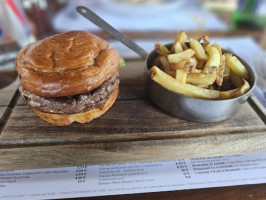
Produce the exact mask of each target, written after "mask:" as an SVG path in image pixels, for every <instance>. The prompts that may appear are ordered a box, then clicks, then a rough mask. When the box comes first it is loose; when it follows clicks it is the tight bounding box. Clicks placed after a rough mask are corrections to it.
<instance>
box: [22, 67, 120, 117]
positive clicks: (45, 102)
mask: <svg viewBox="0 0 266 200" xmlns="http://www.w3.org/2000/svg"><path fill="white" fill-rule="evenodd" d="M118 85H119V73H118V72H117V73H116V74H115V75H113V76H112V77H111V78H110V79H108V80H107V81H105V82H104V83H103V84H102V85H101V86H100V87H98V88H96V89H94V90H92V91H90V92H88V93H83V94H79V95H74V96H65V97H54V98H45V97H40V96H37V95H34V94H32V93H30V92H29V91H27V90H25V89H24V88H23V87H22V86H20V88H19V90H20V93H21V94H22V97H23V99H24V100H25V102H26V103H27V104H28V105H30V106H31V107H33V108H34V109H37V110H40V111H42V112H46V113H56V114H75V113H81V112H85V111H88V110H93V109H97V108H99V109H101V108H103V106H104V104H105V102H106V101H107V99H108V98H109V96H111V95H112V93H113V91H115V90H116V88H117V87H118Z"/></svg>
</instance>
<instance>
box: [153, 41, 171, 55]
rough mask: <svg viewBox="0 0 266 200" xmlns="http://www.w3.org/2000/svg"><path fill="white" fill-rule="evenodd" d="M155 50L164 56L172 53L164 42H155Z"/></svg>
mask: <svg viewBox="0 0 266 200" xmlns="http://www.w3.org/2000/svg"><path fill="white" fill-rule="evenodd" d="M154 47H155V50H156V51H157V53H159V54H160V55H162V56H166V55H168V54H169V53H170V51H169V50H168V49H167V48H166V47H165V46H164V45H162V44H160V43H158V42H155V44H154Z"/></svg>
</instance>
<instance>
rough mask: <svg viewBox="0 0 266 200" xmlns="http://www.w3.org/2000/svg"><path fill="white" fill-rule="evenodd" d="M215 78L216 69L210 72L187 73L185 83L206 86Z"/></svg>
mask: <svg viewBox="0 0 266 200" xmlns="http://www.w3.org/2000/svg"><path fill="white" fill-rule="evenodd" d="M215 80H216V71H213V72H212V73H211V74H203V73H188V74H187V79H186V83H190V84H193V85H196V86H202V85H203V86H204V87H207V86H209V85H212V84H213V83H214V81H215Z"/></svg>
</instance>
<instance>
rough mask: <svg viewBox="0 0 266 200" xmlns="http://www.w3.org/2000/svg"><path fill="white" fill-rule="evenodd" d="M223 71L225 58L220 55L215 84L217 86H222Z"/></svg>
mask: <svg viewBox="0 0 266 200" xmlns="http://www.w3.org/2000/svg"><path fill="white" fill-rule="evenodd" d="M224 69H225V56H224V55H222V59H221V64H220V66H219V68H218V69H217V74H216V83H217V85H218V86H222V84H223V77H224Z"/></svg>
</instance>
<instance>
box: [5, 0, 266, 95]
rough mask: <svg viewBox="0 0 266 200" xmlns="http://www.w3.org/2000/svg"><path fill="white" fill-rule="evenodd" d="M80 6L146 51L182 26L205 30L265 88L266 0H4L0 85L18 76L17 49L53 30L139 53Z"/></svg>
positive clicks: (125, 53)
mask: <svg viewBox="0 0 266 200" xmlns="http://www.w3.org/2000/svg"><path fill="white" fill-rule="evenodd" d="M78 5H83V6H86V7H89V8H90V9H91V10H93V11H94V12H95V13H96V14H98V15H99V16H100V17H102V18H103V19H104V20H105V21H107V22H108V23H110V24H111V25H112V26H114V27H115V28H116V29H118V30H119V31H121V32H123V33H124V34H126V35H127V36H128V37H129V38H131V39H133V40H134V41H135V42H137V43H138V44H139V45H140V46H142V47H143V48H144V49H146V50H147V51H150V50H151V49H153V45H154V42H155V41H157V42H161V43H169V42H172V41H173V40H174V38H175V36H176V34H177V32H178V31H180V30H184V31H186V33H187V35H188V36H189V37H194V38H199V37H201V36H202V35H203V34H207V35H208V36H209V37H210V38H211V41H216V42H217V43H218V44H221V46H222V47H223V48H228V49H230V50H232V51H234V52H236V53H237V54H239V55H240V56H241V57H242V58H244V60H246V61H247V62H248V63H249V64H250V65H251V66H252V67H254V68H256V71H257V73H258V74H259V75H260V77H261V78H260V80H259V81H258V84H259V85H260V88H264V89H262V91H264V92H266V89H265V88H266V84H265V83H266V82H265V80H266V69H265V68H266V60H265V57H266V56H265V55H266V54H265V49H266V0H190V1H186V0H0V72H1V73H0V88H1V87H4V86H3V85H6V83H8V82H9V80H6V79H10V80H11V79H12V80H13V79H14V77H15V76H16V74H15V72H14V64H13V62H9V61H11V60H14V58H15V56H16V53H17V51H18V50H19V49H21V48H22V47H23V46H25V45H26V44H28V43H31V42H33V41H35V40H39V39H42V38H45V37H47V36H50V35H53V34H55V33H60V32H65V31H69V30H85V31H89V32H92V33H94V34H96V35H99V36H100V37H102V38H104V39H107V40H108V41H109V42H110V45H111V46H112V47H113V48H116V49H117V50H118V51H119V53H120V54H121V56H122V57H125V58H131V57H137V54H135V53H134V52H132V51H131V50H129V49H128V48H127V47H125V46H124V45H122V44H121V43H119V42H117V41H115V40H113V38H112V37H110V36H109V35H108V34H106V33H104V32H103V31H102V30H101V29H99V28H98V27H96V26H95V25H93V24H92V23H91V22H89V21H88V20H86V19H85V18H83V17H82V16H80V15H79V14H78V13H77V12H76V6H78ZM10 77H11V78H10ZM1 82H4V83H5V84H3V83H1ZM263 95H264V93H263V94H262V96H263Z"/></svg>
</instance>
